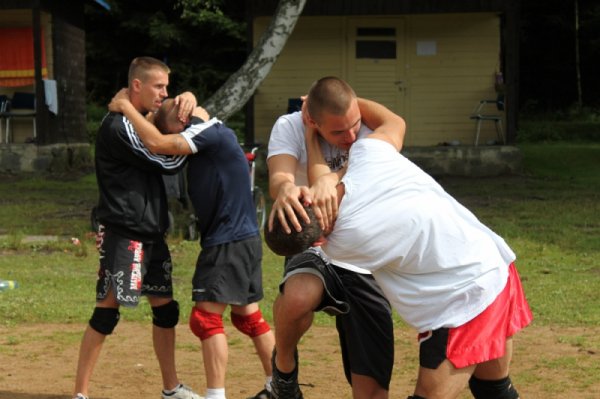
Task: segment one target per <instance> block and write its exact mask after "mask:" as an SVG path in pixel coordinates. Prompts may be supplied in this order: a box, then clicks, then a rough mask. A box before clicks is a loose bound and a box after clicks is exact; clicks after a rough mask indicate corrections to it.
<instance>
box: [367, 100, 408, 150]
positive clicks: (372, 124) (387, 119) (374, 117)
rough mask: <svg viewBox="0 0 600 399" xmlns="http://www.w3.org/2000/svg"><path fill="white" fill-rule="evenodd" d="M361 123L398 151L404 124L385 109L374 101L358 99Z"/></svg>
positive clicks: (401, 141)
mask: <svg viewBox="0 0 600 399" xmlns="http://www.w3.org/2000/svg"><path fill="white" fill-rule="evenodd" d="M358 107H359V109H360V114H361V117H362V122H363V123H364V124H365V125H367V126H368V127H369V128H371V129H372V130H373V132H374V133H377V135H378V136H379V137H380V138H381V139H383V140H385V141H386V142H388V143H390V144H392V145H393V146H394V147H395V148H396V150H398V151H400V150H401V149H402V145H403V144H404V135H405V133H406V123H405V122H404V119H402V118H401V117H400V116H398V115H396V114H395V113H393V112H392V111H390V110H389V109H387V108H386V107H384V106H383V105H381V104H378V103H376V102H374V101H370V100H366V99H363V98H359V99H358Z"/></svg>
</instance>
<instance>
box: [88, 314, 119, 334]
mask: <svg viewBox="0 0 600 399" xmlns="http://www.w3.org/2000/svg"><path fill="white" fill-rule="evenodd" d="M119 316H120V313H119V309H114V308H96V309H94V314H92V318H91V319H90V327H92V328H93V329H94V330H95V331H97V332H99V333H100V334H104V335H110V334H112V332H113V330H114V329H115V326H116V325H117V323H118V322H119Z"/></svg>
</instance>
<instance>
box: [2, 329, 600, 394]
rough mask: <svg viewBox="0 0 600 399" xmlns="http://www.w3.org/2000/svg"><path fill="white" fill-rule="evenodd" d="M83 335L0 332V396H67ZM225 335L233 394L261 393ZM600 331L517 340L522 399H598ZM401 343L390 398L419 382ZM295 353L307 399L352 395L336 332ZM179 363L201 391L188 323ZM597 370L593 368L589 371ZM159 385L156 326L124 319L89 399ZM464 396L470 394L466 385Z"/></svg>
mask: <svg viewBox="0 0 600 399" xmlns="http://www.w3.org/2000/svg"><path fill="white" fill-rule="evenodd" d="M84 329H85V326H84V325H81V324H75V325H74V324H67V325H60V324H50V325H48V324H38V325H31V326H23V327H0V398H1V399H4V398H12V399H58V398H60V399H66V398H70V397H71V396H70V394H71V391H72V389H73V385H74V379H75V369H76V362H77V354H78V348H79V342H80V338H81V334H82V332H83V330H84ZM226 332H227V334H228V335H229V342H230V346H229V348H230V354H229V365H228V369H227V380H226V392H227V397H228V398H230V399H237V398H247V397H248V396H251V395H252V394H255V393H256V392H258V391H259V390H260V389H262V388H261V387H262V384H263V383H264V376H263V374H262V368H261V367H260V365H259V361H258V357H257V356H256V354H255V353H254V349H253V347H252V345H251V342H250V340H249V339H248V338H247V337H245V336H243V335H241V334H240V333H239V332H237V331H236V330H235V329H234V328H232V327H231V326H226ZM599 333H600V328H582V327H580V328H561V329H558V328H550V327H535V326H534V327H528V328H526V329H525V330H524V331H522V332H521V333H519V334H517V335H516V336H515V338H514V340H515V354H514V358H513V363H512V364H513V366H512V373H511V374H512V379H513V381H514V382H515V385H516V386H517V388H518V390H519V393H520V394H521V398H530V399H533V398H559V397H565V395H566V396H577V397H582V398H600V382H599V380H598V378H596V377H595V376H597V375H598V372H597V370H598V364H599V363H600V354H599V353H598V346H597V344H596V345H595V346H594V345H591V346H590V344H588V343H586V342H587V341H586V338H585V337H589V338H588V340H595V339H596V338H595V337H598V336H599ZM395 337H396V352H395V358H396V362H395V367H394V375H393V379H392V384H391V389H390V398H398V399H400V398H401V399H405V398H406V397H407V396H409V395H410V394H411V393H412V389H413V387H414V383H415V378H416V367H417V364H418V363H417V362H418V360H417V358H418V351H417V343H416V339H415V334H414V332H413V331H411V330H408V329H397V330H396V331H395ZM591 337H593V338H591ZM596 342H597V341H596ZM299 350H300V362H301V366H300V383H302V384H307V385H305V386H303V387H302V390H303V392H304V396H305V398H307V399H310V398H351V392H350V388H349V386H348V384H347V383H346V381H345V378H344V377H343V372H342V366H341V361H340V359H341V355H340V350H339V346H338V338H337V333H336V330H335V328H333V327H331V328H328V327H313V328H311V330H310V331H309V332H308V334H307V335H306V336H305V338H304V339H303V340H302V341H301V345H300V346H299ZM176 357H177V367H178V372H179V378H180V379H181V380H182V381H184V382H185V383H186V384H187V385H190V386H192V387H193V388H194V389H195V390H197V391H198V392H199V393H201V394H204V392H205V389H206V385H205V379H204V373H203V362H202V352H201V347H200V344H199V342H198V340H197V338H196V337H194V336H193V335H192V334H191V333H190V332H189V330H188V329H187V328H186V326H185V325H181V326H180V327H179V328H178V330H177V353H176ZM592 369H595V370H596V372H591V373H590V372H589V371H591V370H592ZM585 370H588V372H585ZM160 389H161V379H160V372H159V368H158V365H157V362H156V360H155V357H154V352H153V350H152V344H151V329H150V326H146V325H144V324H141V323H132V322H126V321H122V322H121V323H120V324H119V326H118V327H117V328H116V330H115V333H114V334H113V335H112V336H110V337H109V338H108V339H107V341H106V343H105V346H104V349H103V352H102V353H101V355H100V360H99V362H98V364H97V365H96V369H95V370H94V374H93V376H92V382H91V391H90V395H91V397H92V398H93V399H101V398H129V399H142V398H149V397H154V398H158V397H159V394H160ZM461 397H463V398H470V397H471V395H470V393H469V392H468V389H466V390H465V392H464V393H463V394H462V395H461Z"/></svg>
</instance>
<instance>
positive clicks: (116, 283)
mask: <svg viewBox="0 0 600 399" xmlns="http://www.w3.org/2000/svg"><path fill="white" fill-rule="evenodd" d="M96 247H97V248H98V252H100V267H99V269H98V282H97V283H96V301H97V302H101V301H102V300H104V299H105V298H106V296H107V295H108V292H109V290H110V288H111V286H112V287H113V294H114V296H115V299H116V300H117V302H118V303H119V305H121V306H125V307H128V308H136V307H137V305H138V303H139V301H140V296H150V297H157V298H171V297H173V283H172V281H171V271H172V270H173V266H172V263H171V254H170V252H169V248H168V246H167V243H166V242H165V241H161V242H160V243H158V244H145V243H142V242H140V241H134V240H131V239H130V238H126V237H124V236H122V235H120V234H117V233H115V232H112V231H110V230H106V229H105V228H104V226H100V228H99V231H98V236H97V240H96Z"/></svg>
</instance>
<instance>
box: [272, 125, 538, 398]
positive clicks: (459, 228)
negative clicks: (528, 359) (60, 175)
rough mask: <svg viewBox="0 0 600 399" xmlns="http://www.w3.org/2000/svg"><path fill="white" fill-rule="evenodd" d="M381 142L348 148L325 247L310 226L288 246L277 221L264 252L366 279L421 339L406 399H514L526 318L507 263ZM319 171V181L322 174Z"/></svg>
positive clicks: (462, 211) (498, 248) (469, 218)
mask: <svg viewBox="0 0 600 399" xmlns="http://www.w3.org/2000/svg"><path fill="white" fill-rule="evenodd" d="M377 138H379V140H377ZM387 141H388V140H387V139H386V138H385V137H384V136H381V135H378V134H377V133H374V134H373V135H371V136H370V137H369V138H367V139H365V140H361V141H360V142H358V143H356V144H355V145H354V146H352V149H351V150H350V159H349V165H348V170H347V173H346V174H345V175H344V177H343V178H342V180H341V184H339V185H338V186H337V190H338V198H339V201H340V203H339V214H338V218H337V220H336V222H335V228H334V229H333V231H332V232H331V234H329V235H328V236H327V238H326V239H325V238H323V237H322V233H321V232H320V231H319V230H320V226H319V225H318V223H317V221H316V218H314V217H313V221H312V222H311V223H310V224H309V225H308V226H303V230H302V231H303V235H301V234H298V235H296V237H293V235H295V234H293V235H288V234H285V233H284V230H283V228H282V227H281V226H280V225H279V224H278V223H279V220H277V221H276V223H275V225H274V226H273V231H272V232H267V233H266V234H265V239H266V241H267V244H269V246H270V247H271V249H272V250H273V251H274V252H276V253H280V254H282V253H286V254H291V253H297V252H299V251H303V250H305V249H306V248H307V247H309V246H311V245H320V246H321V249H322V250H323V251H324V252H325V253H326V254H327V255H329V256H330V257H331V258H332V259H333V262H338V261H341V262H351V263H352V264H354V265H356V266H359V267H363V268H365V269H368V270H370V271H371V272H372V273H373V276H374V277H375V279H376V280H377V282H378V283H379V285H380V286H381V288H382V289H383V291H384V292H385V294H386V296H387V298H388V299H389V300H390V301H391V302H392V304H393V306H394V308H395V309H396V310H397V311H398V313H399V314H400V316H402V318H403V319H404V320H405V321H406V322H407V323H408V324H409V325H411V326H412V327H413V328H415V329H416V330H417V332H418V333H419V341H420V368H419V377H418V380H417V386H416V388H415V391H414V396H412V397H411V398H414V399H423V398H426V399H432V398H444V399H446V398H455V397H457V396H458V395H459V394H460V392H461V391H462V390H463V389H464V387H465V386H466V384H467V383H468V384H469V387H470V389H471V391H472V393H473V396H474V397H475V398H476V399H484V398H499V399H516V398H518V393H517V392H516V390H515V389H514V387H513V386H512V383H511V381H510V378H509V365H510V360H511V357H512V339H511V337H512V335H514V334H515V333H517V332H518V331H519V330H521V329H522V328H523V327H525V326H526V325H527V324H529V322H530V321H531V320H532V314H531V311H530V309H529V306H528V304H527V301H526V300H525V296H524V294H523V290H522V287H521V283H520V280H519V276H518V273H517V271H516V269H515V266H514V264H513V261H514V260H515V254H514V253H513V252H512V251H511V249H510V248H509V247H508V245H506V243H505V241H504V240H503V239H502V238H501V237H499V236H498V235H496V234H495V233H494V232H493V231H491V230H490V229H489V228H488V227H486V226H485V225H483V224H482V223H481V222H479V220H477V218H476V217H475V216H474V215H473V214H472V213H471V212H470V211H469V210H467V209H466V208H465V207H463V206H462V205H461V204H459V203H458V202H457V201H456V200H455V199H454V198H452V197H451V196H450V195H448V194H447V193H446V192H445V191H444V190H443V189H442V187H441V186H439V184H437V183H436V182H435V180H433V179H432V178H431V177H430V176H429V175H427V174H426V173H425V172H423V171H422V170H421V169H420V168H418V167H417V166H416V165H414V164H413V163H412V162H410V161H409V160H408V159H406V158H405V157H403V156H402V155H401V154H399V153H398V152H397V151H396V149H395V148H394V147H393V146H392V145H390V144H388V143H387ZM309 142H313V143H315V142H316V139H315V137H314V135H313V137H311V138H309V137H308V136H307V143H309ZM307 145H308V147H309V149H310V148H311V145H310V144H307ZM309 151H310V150H309ZM320 162H321V165H317V166H316V167H317V168H320V171H316V172H315V173H316V174H317V175H318V174H319V173H325V172H327V168H325V167H324V165H323V162H322V160H321V161H320ZM309 213H310V214H312V212H309Z"/></svg>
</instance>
